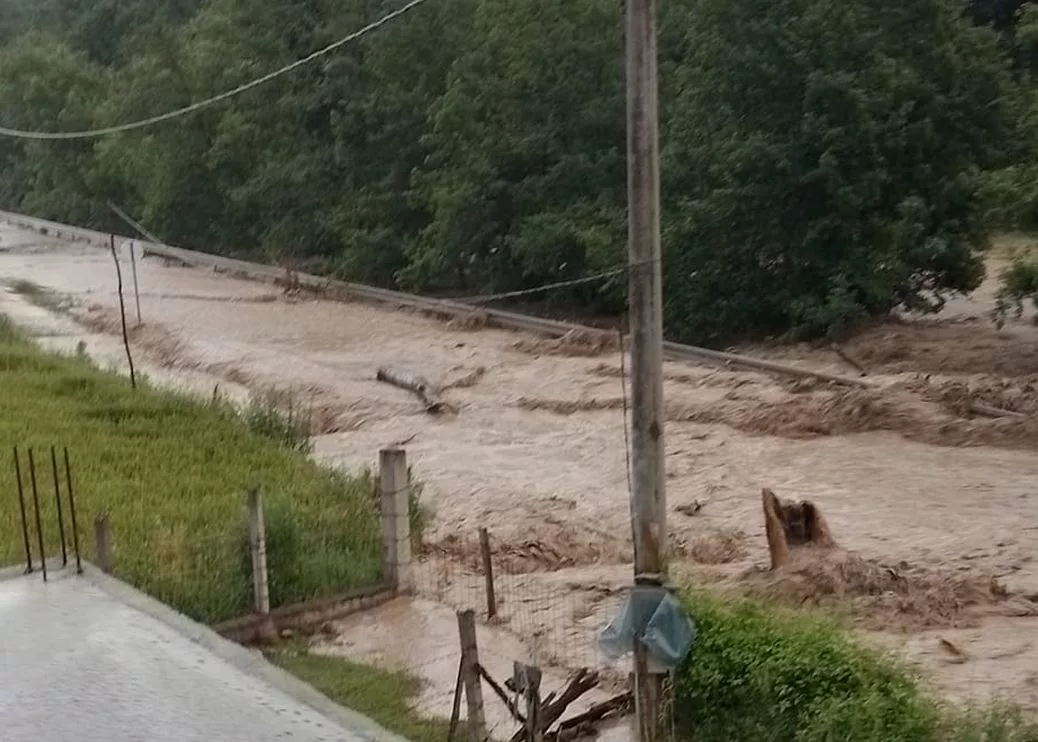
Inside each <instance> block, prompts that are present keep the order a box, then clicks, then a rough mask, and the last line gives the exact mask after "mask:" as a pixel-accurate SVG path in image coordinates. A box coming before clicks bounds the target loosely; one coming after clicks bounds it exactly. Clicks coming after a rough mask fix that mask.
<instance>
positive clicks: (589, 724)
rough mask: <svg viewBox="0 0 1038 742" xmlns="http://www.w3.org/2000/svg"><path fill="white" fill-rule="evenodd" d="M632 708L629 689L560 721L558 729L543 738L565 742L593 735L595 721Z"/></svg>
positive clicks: (624, 712) (632, 698)
mask: <svg viewBox="0 0 1038 742" xmlns="http://www.w3.org/2000/svg"><path fill="white" fill-rule="evenodd" d="M632 708H634V695H633V694H632V693H631V692H630V691H626V692H624V693H621V694H619V695H616V696H613V697H612V698H609V699H606V700H605V701H602V702H601V703H596V704H595V705H594V706H592V707H591V708H589V709H588V710H587V711H585V712H584V713H582V714H577V715H576V716H572V717H570V718H569V719H565V720H564V721H560V722H559V727H558V729H557V730H556V731H555V732H553V733H551V734H546V735H545V740H550V741H551V742H567V740H572V739H577V738H579V737H587V736H593V735H594V734H595V731H596V730H595V727H594V724H595V723H597V722H602V721H605V720H607V719H611V718H613V717H615V716H623V715H625V714H629V713H630V712H631V709H632Z"/></svg>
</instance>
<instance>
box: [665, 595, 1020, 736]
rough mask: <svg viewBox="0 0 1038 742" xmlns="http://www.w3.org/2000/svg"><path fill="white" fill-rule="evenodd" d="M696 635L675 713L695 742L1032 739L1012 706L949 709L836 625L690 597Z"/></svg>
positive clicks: (900, 667)
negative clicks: (963, 709) (981, 708)
mask: <svg viewBox="0 0 1038 742" xmlns="http://www.w3.org/2000/svg"><path fill="white" fill-rule="evenodd" d="M687 602H688V606H689V608H690V610H691V612H692V614H693V615H694V616H695V620H696V624H697V629H698V636H697V639H696V644H695V645H694V647H693V649H692V652H691V654H690V656H689V658H688V660H687V661H686V662H685V664H684V666H683V667H682V668H680V670H679V671H678V673H677V681H676V694H677V695H676V702H675V717H676V719H675V720H676V723H677V725H678V727H679V729H681V730H682V731H683V732H684V733H685V736H689V737H691V738H694V739H695V740H696V741H697V742H713V741H714V740H716V741H717V742H722V741H723V742H740V741H742V740H746V741H747V742H750V740H752V741H753V742H891V741H893V740H897V742H1036V740H1038V727H1036V726H1035V725H1034V724H1032V723H1030V722H1028V721H1026V720H1025V719H1024V718H1023V717H1022V716H1020V714H1019V713H1018V712H1016V711H1015V710H1014V709H1013V708H1012V707H1005V706H992V707H990V708H988V709H984V710H967V711H962V710H956V709H950V708H947V707H945V706H943V705H941V704H940V703H938V702H937V701H936V700H935V699H934V698H933V697H932V696H930V695H929V694H928V693H927V692H926V691H925V690H924V689H923V686H922V685H921V684H920V682H919V681H918V679H917V678H916V677H915V675H914V674H913V673H912V672H911V671H909V670H908V669H907V668H906V667H905V666H903V665H902V664H901V663H899V662H898V661H897V660H895V659H894V658H892V657H889V656H887V655H885V654H882V653H880V652H878V651H875V650H872V649H870V648H867V647H864V646H861V645H859V644H857V643H856V642H855V641H854V640H852V639H851V638H850V637H848V636H847V635H846V633H845V632H844V631H843V630H841V629H840V628H839V627H838V626H836V625H835V624H831V623H828V622H825V621H823V620H821V619H817V618H812V617H805V616H804V615H802V614H789V613H776V612H774V611H773V610H771V609H768V608H766V607H764V606H763V605H762V604H758V603H753V602H749V601H736V602H721V601H720V600H719V599H717V598H714V597H710V596H707V595H705V594H695V595H692V596H691V597H689V599H688V601H687Z"/></svg>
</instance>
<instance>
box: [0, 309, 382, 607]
mask: <svg viewBox="0 0 1038 742" xmlns="http://www.w3.org/2000/svg"><path fill="white" fill-rule="evenodd" d="M0 387H2V388H3V389H4V393H3V394H2V395H0V442H3V443H5V444H6V445H7V446H8V450H10V449H9V447H10V446H11V445H13V444H17V445H19V446H21V447H23V448H24V447H29V446H33V447H35V449H36V451H37V456H38V459H37V465H38V466H40V465H41V464H42V462H41V461H40V459H39V457H42V456H45V455H49V454H48V453H46V452H48V451H49V446H51V445H59V446H60V445H67V446H69V449H70V453H71V457H72V463H73V466H74V477H75V486H76V502H77V507H78V509H79V512H80V527H81V531H82V533H81V534H80V536H81V541H82V543H83V553H84V555H85V556H87V557H88V558H90V556H91V555H92V554H93V553H94V552H93V532H92V529H89V528H84V527H83V524H85V523H89V522H90V520H91V519H92V517H93V516H94V514H96V513H98V512H100V511H102V510H107V511H108V512H109V513H110V516H111V527H112V540H113V548H114V556H115V570H116V574H117V575H118V576H119V577H121V578H124V579H126V580H128V581H129V582H130V583H132V584H133V585H135V586H137V587H139V588H141V589H142V590H144V591H145V592H148V593H149V594H151V595H153V596H155V597H156V598H158V599H160V600H162V601H164V602H167V603H169V604H170V605H173V606H174V607H176V608H177V609H179V610H181V611H183V612H185V613H187V614H188V615H190V616H192V617H193V618H196V619H199V620H202V621H207V622H210V621H218V620H221V619H226V618H231V617H233V616H237V615H241V614H243V613H246V612H248V608H249V600H250V595H251V587H250V586H251V578H250V574H251V571H250V567H249V564H248V558H247V550H246V549H245V543H246V541H247V530H248V528H247V520H246V513H245V493H246V491H247V490H248V489H249V488H250V487H255V486H259V487H260V489H261V492H262V494H263V500H264V508H265V511H266V512H265V514H266V522H267V530H268V542H267V550H268V565H269V570H270V589H271V601H272V603H273V604H275V605H282V604H285V603H289V602H295V601H299V600H304V599H308V598H311V597H315V596H319V595H327V594H329V593H339V592H342V591H343V590H344V589H347V588H349V587H353V586H361V585H368V584H372V583H374V582H376V581H377V580H378V579H379V572H380V556H379V555H380V537H379V519H378V505H377V502H376V501H375V500H374V499H373V498H372V497H371V494H370V489H369V488H368V487H366V486H365V483H364V482H363V481H362V480H359V479H352V478H347V477H344V476H342V475H340V474H337V473H335V472H332V471H329V470H325V469H322V468H319V467H318V466H317V465H315V464H314V463H313V462H311V461H310V460H308V459H307V458H306V457H305V456H304V455H302V454H301V453H300V452H299V450H298V446H296V445H294V444H291V442H289V443H290V445H285V443H286V441H284V440H272V439H271V437H270V436H269V433H270V432H271V431H269V430H264V431H262V432H256V431H255V430H252V429H250V427H249V426H248V425H247V424H246V423H245V422H244V421H243V420H242V419H241V417H240V416H239V415H238V413H237V412H236V411H235V410H233V409H231V408H229V407H227V406H225V405H213V404H212V403H211V402H204V401H195V400H192V399H188V398H184V397H181V396H178V395H175V394H172V393H167V392H162V391H158V390H155V389H152V388H149V387H147V385H143V386H142V385H141V384H140V383H139V384H138V389H137V391H136V392H134V391H133V390H131V389H130V387H129V385H128V384H127V382H126V380H125V379H124V378H121V377H118V376H114V375H111V374H106V373H104V372H102V371H99V370H98V369H96V368H94V367H93V366H91V365H90V364H89V363H88V362H87V361H85V360H84V359H82V358H78V357H70V358H62V357H58V356H54V355H51V354H48V353H44V352H42V351H41V350H39V349H38V348H36V347H35V346H33V345H31V344H30V343H29V342H27V341H26V340H24V339H23V338H22V337H21V334H20V333H18V331H17V330H16V329H14V328H13V327H11V326H10V323H8V322H6V320H4V319H3V318H0ZM274 432H275V433H278V429H277V428H276V427H275V428H274ZM279 435H280V434H279ZM46 466H48V467H49V464H47V465H46ZM44 470H46V467H44ZM0 489H2V490H3V491H5V492H14V491H15V483H14V481H13V474H12V472H11V469H10V467H7V468H4V469H3V470H0ZM40 505H41V508H42V510H43V517H44V519H45V522H47V523H51V524H53V523H54V522H55V517H56V516H55V513H54V502H53V499H52V498H43V500H42V501H41V503H40ZM20 534H21V531H20V527H19V525H18V515H17V508H0V563H3V564H15V563H18V562H19V561H21V560H22V559H24V553H23V552H22V546H21V535H20ZM50 538H52V539H53V536H51V537H50ZM56 547H57V543H56V541H53V540H52V541H51V549H52V552H53V550H54V549H56Z"/></svg>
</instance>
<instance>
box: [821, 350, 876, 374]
mask: <svg viewBox="0 0 1038 742" xmlns="http://www.w3.org/2000/svg"><path fill="white" fill-rule="evenodd" d="M829 347H830V348H832V349H833V352H834V353H836V355H838V356H839V357H840V360H842V361H843V362H844V363H846V364H847V365H848V366H850V367H851V368H853V369H854V370H855V371H857V372H858V374H859V375H860V376H868V375H869V372H868V371H866V370H865V367H864V366H862V365H861V364H860V363H858V361H856V360H854V359H853V358H851V357H850V356H849V355H848V354H847V351H845V350H844V349H843V348H841V347H840V346H839V345H837V344H836V343H832V344H831V345H830V346H829Z"/></svg>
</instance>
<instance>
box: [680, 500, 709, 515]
mask: <svg viewBox="0 0 1038 742" xmlns="http://www.w3.org/2000/svg"><path fill="white" fill-rule="evenodd" d="M704 505H706V503H705V502H700V501H699V500H693V501H692V502H688V503H685V504H684V505H678V506H677V507H676V508H674V510H675V511H676V512H678V513H681V514H682V515H687V516H688V517H690V518H691V517H692V516H695V515H699V511H700V510H702V509H703V506H704Z"/></svg>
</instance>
